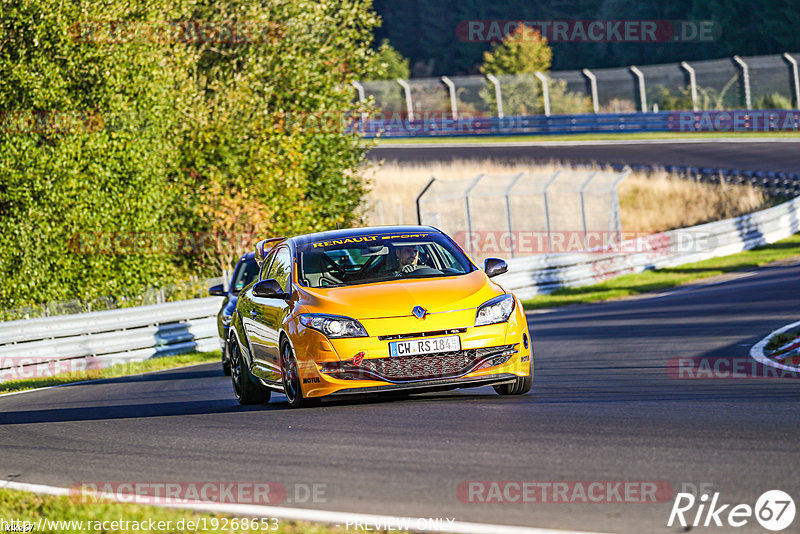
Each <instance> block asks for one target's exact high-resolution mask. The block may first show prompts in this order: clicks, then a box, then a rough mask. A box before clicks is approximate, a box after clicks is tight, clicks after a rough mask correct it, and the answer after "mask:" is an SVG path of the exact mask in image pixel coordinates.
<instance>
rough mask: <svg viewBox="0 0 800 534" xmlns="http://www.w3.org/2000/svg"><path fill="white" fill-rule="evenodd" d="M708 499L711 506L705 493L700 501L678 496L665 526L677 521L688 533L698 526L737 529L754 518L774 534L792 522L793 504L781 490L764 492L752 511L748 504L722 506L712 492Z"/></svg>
mask: <svg viewBox="0 0 800 534" xmlns="http://www.w3.org/2000/svg"><path fill="white" fill-rule="evenodd" d="M710 499H711V502H709V496H708V494H707V493H706V494H703V495H701V496H700V498H699V499H698V498H695V496H694V495H692V494H691V493H678V494H677V495H676V496H675V503H674V504H673V505H672V512H670V514H669V521H668V522H667V526H668V527H671V526H672V525H673V524H674V523H675V521H676V520H677V521H678V524H680V526H682V527H684V528H685V529H687V530H688V529H690V528H692V527H700V526H703V527H733V528H738V527H743V526H745V525H747V524H748V523H749V522H750V521H751V520H752V519H753V518H754V517H755V520H756V521H758V523H759V524H760V525H761V526H762V527H764V528H765V529H767V530H771V531H773V532H777V531H779V530H783V529H785V528H787V527H789V525H791V524H792V521H794V515H795V506H794V501H793V500H792V498H791V497H790V496H789V494H788V493H786V492H784V491H781V490H770V491H767V492H764V493H763V494H762V495H761V496H760V497H759V498H758V500H757V501H756V504H755V506H754V507H752V506H750V505H749V504H737V505H735V506H734V505H731V504H723V503H722V502H721V501H720V498H719V492H715V493H714V494H713V495H712V496H711V497H710ZM695 505H697V509H696V511H695ZM687 518H688V519H687Z"/></svg>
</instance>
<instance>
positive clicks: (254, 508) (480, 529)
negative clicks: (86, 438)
mask: <svg viewBox="0 0 800 534" xmlns="http://www.w3.org/2000/svg"><path fill="white" fill-rule="evenodd" d="M0 487H2V488H3V489H11V490H18V491H28V492H32V493H42V494H46V495H57V496H65V495H75V494H76V491H77V490H76V489H72V490H71V489H70V488H59V487H56V486H46V485H42V484H28V483H26V482H11V481H8V482H0ZM95 497H96V498H99V499H109V500H112V501H116V500H118V496H117V495H115V494H113V493H101V492H97V493H93V494H92V498H95ZM123 502H130V500H129V499H125V501H123ZM158 506H163V507H166V508H179V509H188V510H195V511H203V512H216V513H223V514H231V515H236V516H254V517H270V518H272V517H274V518H278V519H286V520H291V521H309V522H315V523H327V524H331V525H339V526H341V525H344V524H347V523H348V522H349V523H351V524H352V523H353V522H354V521H361V522H362V523H367V522H369V523H370V524H372V525H374V524H375V523H376V522H378V523H381V522H383V524H386V523H387V522H391V524H394V525H397V524H398V522H399V521H409V522H410V524H411V525H413V524H415V522H416V519H417V518H409V517H396V516H387V515H373V514H362V513H349V512H333V511H326V510H311V509H305V508H287V507H283V506H260V505H255V504H232V503H217V502H203V501H194V502H188V503H175V504H171V503H164V504H159V505H158ZM426 532H450V533H459V534H600V533H597V532H583V531H577V530H556V529H547V528H535V527H516V526H510V525H494V524H489V523H468V522H464V521H454V522H452V523H447V522H445V524H444V525H442V527H441V528H438V529H433V530H426Z"/></svg>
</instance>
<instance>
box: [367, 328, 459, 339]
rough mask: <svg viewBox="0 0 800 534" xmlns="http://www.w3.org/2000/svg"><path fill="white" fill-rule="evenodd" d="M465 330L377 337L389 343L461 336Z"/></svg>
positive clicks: (455, 329) (457, 329) (456, 329)
mask: <svg viewBox="0 0 800 534" xmlns="http://www.w3.org/2000/svg"><path fill="white" fill-rule="evenodd" d="M466 331H467V329H466V328H454V329H452V330H437V331H436V332H415V333H413V334H394V335H391V336H378V339H379V340H380V341H391V340H394V339H413V338H417V337H430V336H449V335H452V334H463V333H464V332H466Z"/></svg>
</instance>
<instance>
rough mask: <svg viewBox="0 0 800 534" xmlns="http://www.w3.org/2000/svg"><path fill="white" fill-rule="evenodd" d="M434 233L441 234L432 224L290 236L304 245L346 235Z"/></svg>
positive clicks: (346, 236)
mask: <svg viewBox="0 0 800 534" xmlns="http://www.w3.org/2000/svg"><path fill="white" fill-rule="evenodd" d="M422 232H425V233H436V234H441V233H442V232H441V230H437V229H436V228H434V227H432V226H369V227H365V228H346V229H343V230H328V231H327V232H317V233H314V234H306V235H300V236H297V237H293V238H291V240H292V241H293V242H294V243H295V244H296V245H306V244H308V243H314V242H317V241H329V240H331V239H346V238H348V237H359V236H368V235H386V234H399V235H406V234H415V233H422Z"/></svg>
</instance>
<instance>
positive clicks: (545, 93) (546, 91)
mask: <svg viewBox="0 0 800 534" xmlns="http://www.w3.org/2000/svg"><path fill="white" fill-rule="evenodd" d="M533 75H534V76H536V77H537V78H539V81H541V82H542V100H543V101H544V116H545V117H549V116H550V84H549V82H548V81H547V76H545V75H544V74H542V73H541V72H539V71H538V70H537V71H536V72H534V73H533Z"/></svg>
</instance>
